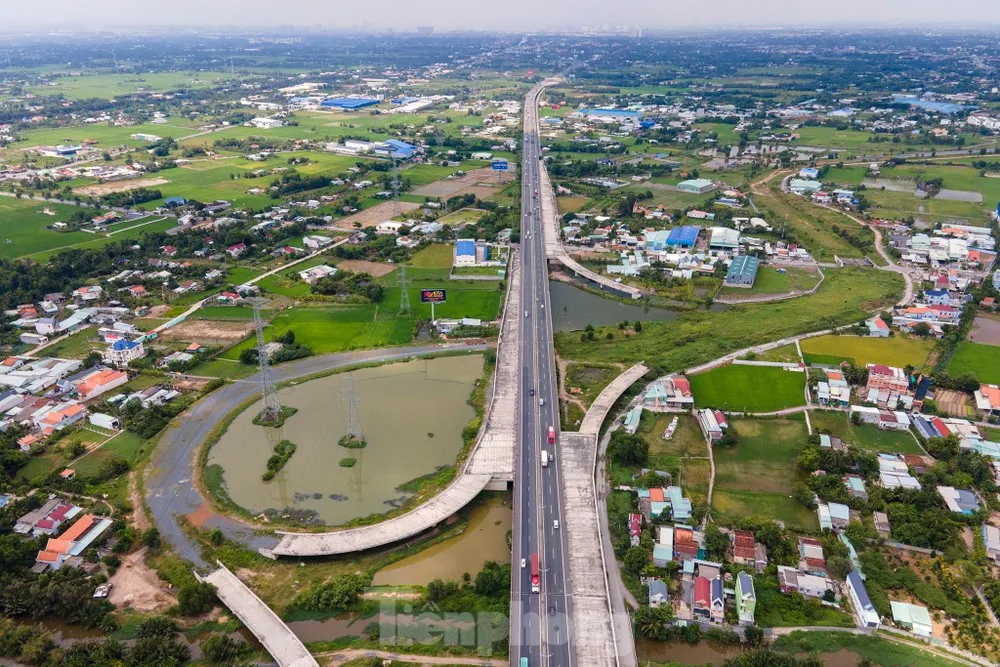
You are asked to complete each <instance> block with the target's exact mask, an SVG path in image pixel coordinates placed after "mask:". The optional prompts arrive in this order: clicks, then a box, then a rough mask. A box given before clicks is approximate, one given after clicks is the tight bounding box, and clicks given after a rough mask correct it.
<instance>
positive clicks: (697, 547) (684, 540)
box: [673, 525, 705, 561]
mask: <svg viewBox="0 0 1000 667" xmlns="http://www.w3.org/2000/svg"><path fill="white" fill-rule="evenodd" d="M673 536H674V560H676V561H687V560H692V559H696V558H701V557H703V556H704V549H703V548H702V542H703V540H704V538H705V536H704V533H701V532H699V531H697V530H695V529H694V528H691V527H690V526H680V525H678V526H674V530H673Z"/></svg>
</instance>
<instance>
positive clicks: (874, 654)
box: [773, 631, 968, 667]
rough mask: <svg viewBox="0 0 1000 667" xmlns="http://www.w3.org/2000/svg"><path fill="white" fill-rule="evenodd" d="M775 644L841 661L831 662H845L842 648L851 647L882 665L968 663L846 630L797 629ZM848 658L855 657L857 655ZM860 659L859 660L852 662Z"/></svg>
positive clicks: (792, 651)
mask: <svg viewBox="0 0 1000 667" xmlns="http://www.w3.org/2000/svg"><path fill="white" fill-rule="evenodd" d="M773 648H774V650H775V651H778V652H779V653H784V654H788V655H794V656H796V657H801V655H802V654H818V655H827V656H832V657H833V658H834V659H836V660H837V662H827V663H826V664H830V665H833V664H844V662H843V660H845V658H844V657H843V656H842V654H841V651H849V652H850V653H854V654H855V655H856V656H858V657H859V658H867V659H868V660H870V661H871V664H874V665H881V666H882V667H961V666H962V665H966V664H968V663H967V662H964V661H959V660H950V659H948V658H945V657H942V656H938V655H934V654H931V653H929V652H928V651H926V650H924V649H922V648H920V647H919V646H913V645H909V644H900V643H897V642H892V641H889V640H888V639H883V638H881V637H879V636H877V635H876V636H872V635H855V634H848V633H845V632H803V631H798V632H793V633H791V634H790V635H786V636H784V637H778V638H777V639H776V640H775V641H774V644H773ZM847 659H852V660H853V658H847ZM856 663H857V660H855V661H854V662H853V663H851V664H856Z"/></svg>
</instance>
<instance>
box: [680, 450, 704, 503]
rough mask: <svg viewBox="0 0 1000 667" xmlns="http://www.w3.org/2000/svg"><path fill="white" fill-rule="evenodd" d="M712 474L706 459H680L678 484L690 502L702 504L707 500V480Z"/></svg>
mask: <svg viewBox="0 0 1000 667" xmlns="http://www.w3.org/2000/svg"><path fill="white" fill-rule="evenodd" d="M711 476H712V468H711V466H710V464H709V462H708V459H683V460H682V461H681V479H680V485H681V487H682V488H683V489H684V495H686V496H687V497H688V498H690V499H691V503H692V504H697V505H704V504H705V503H706V502H708V480H709V479H710V478H711Z"/></svg>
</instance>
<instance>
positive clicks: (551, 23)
mask: <svg viewBox="0 0 1000 667" xmlns="http://www.w3.org/2000/svg"><path fill="white" fill-rule="evenodd" d="M3 4H4V5H9V6H5V7H4V9H3V17H4V22H5V23H7V27H8V28H15V27H16V28H21V27H26V28H31V29H41V30H49V29H51V30H57V29H58V30H62V29H65V28H67V27H70V28H77V29H84V30H100V29H114V28H117V27H123V26H163V27H167V26H171V27H173V26H176V27H184V28H192V29H198V28H207V29H211V28H213V27H221V26H245V27H253V28H278V26H284V25H296V26H304V27H310V28H318V29H337V28H344V29H347V28H352V29H353V28H364V29H368V30H383V29H386V28H392V29H404V30H405V29H412V28H415V27H417V26H432V27H434V28H435V29H438V30H454V29H472V30H490V29H492V30H532V29H537V28H542V27H544V28H549V29H551V28H565V29H567V30H577V29H580V28H581V27H583V26H588V27H591V28H595V27H596V28H600V27H602V26H605V25H628V26H642V27H646V28H650V29H670V28H689V27H702V28H710V27H715V28H718V27H720V26H741V25H746V26H768V27H777V26H788V25H822V24H824V23H836V24H840V25H861V24H869V25H870V24H886V23H889V24H901V23H908V24H912V23H919V24H921V25H928V24H930V25H933V24H935V23H948V24H955V23H970V24H974V25H977V26H980V27H981V26H983V25H984V24H988V23H992V22H1000V1H998V0H950V1H949V0H838V2H836V3H835V4H834V5H824V4H822V3H820V4H816V3H812V2H804V1H803V0H753V1H751V0H712V1H711V2H708V3H705V2H693V1H692V0H541V1H539V0H376V1H375V2H358V1H354V2H351V1H350V0H141V1H139V2H136V1H135V0H45V1H44V2H40V3H33V2H14V1H13V0H9V1H8V2H4V3H3ZM0 30H2V28H0Z"/></svg>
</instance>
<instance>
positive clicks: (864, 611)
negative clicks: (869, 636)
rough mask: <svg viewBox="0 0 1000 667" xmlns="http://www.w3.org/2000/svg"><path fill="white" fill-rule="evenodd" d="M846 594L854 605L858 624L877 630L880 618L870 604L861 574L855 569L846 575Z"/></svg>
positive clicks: (880, 622)
mask: <svg viewBox="0 0 1000 667" xmlns="http://www.w3.org/2000/svg"><path fill="white" fill-rule="evenodd" d="M847 594H848V595H849V596H850V598H851V605H852V606H853V607H854V613H855V616H856V617H857V620H858V625H859V626H861V627H863V628H870V629H872V630H878V628H879V626H880V625H881V624H882V619H881V618H879V615H878V612H877V611H875V605H873V604H872V601H871V599H870V598H869V597H868V590H867V589H866V588H865V582H863V581H862V580H861V575H860V574H859V573H858V571H857V570H854V571H853V572H851V573H850V574H848V575H847Z"/></svg>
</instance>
